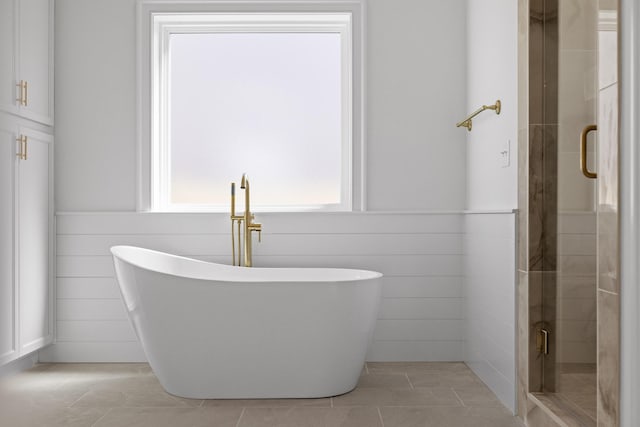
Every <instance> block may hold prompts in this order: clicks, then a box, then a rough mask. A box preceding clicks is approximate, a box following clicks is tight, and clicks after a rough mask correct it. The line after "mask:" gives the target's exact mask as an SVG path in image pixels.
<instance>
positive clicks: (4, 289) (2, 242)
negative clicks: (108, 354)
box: [0, 123, 18, 365]
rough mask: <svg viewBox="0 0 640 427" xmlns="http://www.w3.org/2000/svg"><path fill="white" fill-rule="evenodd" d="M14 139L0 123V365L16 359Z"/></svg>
mask: <svg viewBox="0 0 640 427" xmlns="http://www.w3.org/2000/svg"><path fill="white" fill-rule="evenodd" d="M15 138H16V135H15V132H13V131H12V130H10V129H8V128H7V127H5V126H3V124H2V123H0V365H2V364H4V363H6V362H8V361H10V360H13V359H15V358H17V356H18V343H17V334H16V333H17V328H16V311H15V303H16V301H17V299H16V297H17V295H16V283H15V281H14V260H15V258H14V256H13V245H14V228H13V200H14V199H13V188H14V187H13V185H14V181H13V174H14V164H15V162H16V151H15V147H16V144H15Z"/></svg>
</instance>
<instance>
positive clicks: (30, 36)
mask: <svg viewBox="0 0 640 427" xmlns="http://www.w3.org/2000/svg"><path fill="white" fill-rule="evenodd" d="M0 110H3V111H5V112H8V113H11V114H16V115H19V116H22V117H25V118H27V119H30V120H34V121H36V122H39V123H43V124H45V125H52V124H53V0H2V1H0Z"/></svg>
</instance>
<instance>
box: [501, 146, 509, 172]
mask: <svg viewBox="0 0 640 427" xmlns="http://www.w3.org/2000/svg"><path fill="white" fill-rule="evenodd" d="M510 164H511V140H507V142H505V143H504V144H503V145H502V149H501V150H500V167H503V168H508V167H509V165H510Z"/></svg>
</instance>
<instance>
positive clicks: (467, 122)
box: [456, 100, 502, 132]
mask: <svg viewBox="0 0 640 427" xmlns="http://www.w3.org/2000/svg"><path fill="white" fill-rule="evenodd" d="M501 106H502V104H501V103H500V100H497V101H496V103H495V104H493V105H483V106H482V107H480V108H478V109H477V110H476V111H474V112H473V113H471V114H470V115H469V117H467V118H466V119H464V120H463V121H461V122H459V123H456V127H460V126H463V127H466V128H467V130H468V131H469V132H471V119H473V118H474V117H475V116H477V115H478V114H480V113H482V112H483V111H484V110H494V111H495V112H496V114H500V109H501Z"/></svg>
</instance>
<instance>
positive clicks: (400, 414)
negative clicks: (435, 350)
mask: <svg viewBox="0 0 640 427" xmlns="http://www.w3.org/2000/svg"><path fill="white" fill-rule="evenodd" d="M0 426H2V427H5V426H6V427H31V426H34V427H35V426H37V427H45V426H52V427H53V426H65V427H81V426H82V427H84V426H87V427H89V426H96V427H106V426H118V427H120V426H127V427H129V426H153V427H161V426H170V427H182V426H185V427H186V426H189V427H199V426H215V427H227V426H228V427H253V426H258V427H275V426H278V427H432V426H433V427H465V426H473V427H520V426H522V424H521V423H520V422H519V420H518V419H516V418H515V417H513V416H511V414H510V413H509V411H507V410H506V409H505V408H504V407H503V406H502V405H501V404H500V402H499V401H498V400H497V399H496V397H495V396H494V395H493V393H492V392H491V391H490V390H489V389H487V388H486V387H485V386H484V385H483V384H482V383H481V382H480V380H479V379H478V378H477V377H476V376H475V375H474V374H473V373H472V372H471V371H470V370H469V368H467V366H466V365H464V364H463V363H368V364H367V365H366V366H365V369H364V371H363V373H362V377H361V378H360V382H359V384H358V387H357V388H356V389H355V390H353V391H352V392H350V393H347V394H344V395H342V396H337V397H333V398H326V399H262V400H193V399H182V398H179V397H175V396H172V395H170V394H167V393H166V392H165V391H164V390H163V389H162V386H161V385H160V383H159V382H158V380H157V379H156V377H155V376H154V375H153V373H152V371H151V369H150V368H149V366H148V365H147V364H46V365H38V366H36V367H35V368H34V369H31V370H29V371H26V372H23V373H20V374H18V375H14V376H12V377H9V378H5V379H3V380H1V382H0Z"/></svg>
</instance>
